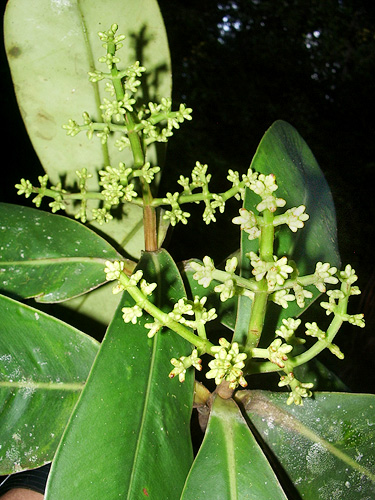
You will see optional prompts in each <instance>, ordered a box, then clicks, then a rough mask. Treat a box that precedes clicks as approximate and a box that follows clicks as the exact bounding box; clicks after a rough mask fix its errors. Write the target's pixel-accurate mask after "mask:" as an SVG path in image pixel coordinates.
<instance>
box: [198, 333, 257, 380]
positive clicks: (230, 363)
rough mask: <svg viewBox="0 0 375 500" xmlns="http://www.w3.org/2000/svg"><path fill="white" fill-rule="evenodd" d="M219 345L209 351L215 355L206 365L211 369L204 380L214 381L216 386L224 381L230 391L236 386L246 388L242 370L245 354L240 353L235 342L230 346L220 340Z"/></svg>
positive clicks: (225, 341) (223, 340)
mask: <svg viewBox="0 0 375 500" xmlns="http://www.w3.org/2000/svg"><path fill="white" fill-rule="evenodd" d="M219 344H220V345H219V346H215V347H212V348H211V351H212V352H214V353H215V359H213V360H212V361H210V362H209V363H208V366H209V367H210V368H211V369H210V371H209V372H207V373H206V378H208V379H212V378H213V379H215V384H216V385H219V384H220V383H221V382H222V381H223V380H226V381H227V382H229V387H230V388H231V389H235V388H236V387H237V386H238V385H241V386H242V387H246V386H247V382H246V380H245V378H244V376H243V371H242V368H244V366H245V362H244V361H245V359H246V358H247V354H246V353H244V352H242V353H241V352H240V350H239V346H238V344H237V342H233V344H230V343H229V342H228V341H227V340H226V339H224V338H221V339H220V340H219Z"/></svg>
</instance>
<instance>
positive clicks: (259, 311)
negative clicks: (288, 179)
mask: <svg viewBox="0 0 375 500" xmlns="http://www.w3.org/2000/svg"><path fill="white" fill-rule="evenodd" d="M273 219H274V215H273V213H272V212H271V211H270V210H268V209H266V210H264V213H263V225H262V227H261V236H260V241H259V257H260V258H261V260H263V261H265V262H273V242H274V226H273ZM267 303H268V285H267V281H266V279H265V278H263V279H262V280H261V281H260V283H259V291H256V292H255V293H254V299H253V304H252V309H251V317H250V322H249V328H248V334H247V339H246V346H245V349H246V350H247V351H248V350H250V349H252V348H254V347H257V345H258V344H259V340H260V337H261V335H262V331H263V325H264V319H265V316H266V311H267Z"/></svg>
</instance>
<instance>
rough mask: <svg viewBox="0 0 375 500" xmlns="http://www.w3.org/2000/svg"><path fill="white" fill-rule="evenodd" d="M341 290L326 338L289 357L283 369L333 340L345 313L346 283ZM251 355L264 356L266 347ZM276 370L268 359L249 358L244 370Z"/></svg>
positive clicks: (308, 357) (304, 360)
mask: <svg viewBox="0 0 375 500" xmlns="http://www.w3.org/2000/svg"><path fill="white" fill-rule="evenodd" d="M341 290H342V291H344V293H345V296H344V298H342V299H339V301H338V304H337V308H336V311H335V313H334V318H333V319H332V321H331V323H330V325H329V327H328V329H327V332H326V338H325V339H324V340H320V339H319V340H317V341H316V342H315V344H314V345H313V346H311V347H310V348H309V349H307V351H305V352H303V353H301V354H299V355H298V356H295V357H290V358H289V359H288V360H287V361H286V362H285V369H284V371H285V372H286V373H289V372H292V371H293V370H294V369H295V368H296V367H297V366H300V365H303V364H304V363H307V362H308V361H311V360H312V359H313V358H315V357H316V356H317V355H318V354H320V353H321V352H322V351H323V350H324V349H326V348H327V347H328V346H329V345H330V344H331V343H332V342H333V340H334V338H335V336H336V335H337V333H338V331H339V329H340V327H341V325H342V323H343V319H342V318H343V315H344V314H346V310H347V307H348V300H349V295H350V288H349V290H348V286H347V285H346V283H343V284H342V286H341ZM251 356H252V357H253V358H266V357H267V349H258V348H254V349H251ZM276 371H280V367H278V366H277V365H275V364H274V363H271V362H270V361H265V362H256V361H251V360H250V361H249V363H248V364H247V366H246V370H245V371H244V372H245V374H246V375H250V374H255V373H271V372H276Z"/></svg>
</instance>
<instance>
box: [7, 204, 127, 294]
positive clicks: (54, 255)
mask: <svg viewBox="0 0 375 500" xmlns="http://www.w3.org/2000/svg"><path fill="white" fill-rule="evenodd" d="M0 248H1V254H0V266H1V282H0V288H1V289H2V290H3V291H4V292H6V293H14V294H16V295H18V296H20V297H23V298H31V297H35V298H36V300H37V301H38V302H61V301H64V300H68V299H70V298H73V297H76V296H78V295H81V294H83V293H86V292H88V291H90V290H93V289H94V288H97V287H98V286H100V285H102V284H103V283H105V282H106V279H105V274H104V264H105V262H106V260H116V259H120V258H121V256H120V255H119V254H118V253H117V251H116V250H115V249H114V248H113V247H112V246H111V245H110V244H109V243H107V242H106V241H105V240H103V238H101V237H100V236H98V235H97V234H95V233H94V232H93V231H91V230H90V229H88V228H86V227H85V226H83V225H82V224H80V223H78V222H76V221H73V220H71V219H68V218H66V217H62V216H60V215H54V214H50V213H48V212H43V211H41V210H36V209H33V208H27V207H21V206H17V205H10V204H6V203H0ZM126 266H129V267H130V269H131V267H132V264H131V261H129V260H127V261H126Z"/></svg>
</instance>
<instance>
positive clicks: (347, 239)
mask: <svg viewBox="0 0 375 500" xmlns="http://www.w3.org/2000/svg"><path fill="white" fill-rule="evenodd" d="M5 3H6V2H3V4H2V6H3V10H4V8H5ZM159 5H160V8H161V11H162V14H163V16H164V20H165V24H166V28H167V33H168V38H169V42H170V49H171V57H172V65H173V76H174V79H173V81H174V84H173V100H174V102H175V106H178V105H179V103H180V102H185V103H186V104H187V105H188V106H190V107H192V108H193V110H194V112H193V121H192V122H187V123H186V124H184V125H183V126H182V127H181V130H180V131H178V132H177V133H176V134H175V136H174V138H173V139H172V140H171V141H170V143H169V145H168V155H167V164H166V167H165V173H164V178H163V181H162V188H161V189H162V190H163V191H164V189H171V190H172V189H173V190H176V188H175V186H176V184H175V181H176V180H177V178H178V177H179V175H180V174H183V175H185V176H188V175H189V174H190V172H191V169H192V168H193V166H194V164H195V161H196V160H199V161H200V162H201V163H208V165H209V168H210V172H211V173H212V174H213V180H212V185H213V187H214V189H215V190H217V191H220V190H224V189H226V187H227V181H226V180H225V177H226V172H227V170H228V169H229V168H231V169H233V170H239V171H240V172H245V171H246V169H247V168H248V166H249V164H250V162H251V159H252V156H253V155H254V153H255V150H256V147H257V145H258V143H259V141H260V139H261V137H262V135H263V134H264V132H265V131H266V129H267V128H268V127H269V126H270V125H271V124H272V123H273V122H274V121H275V120H277V119H283V120H286V121H288V122H289V123H291V124H292V125H293V126H294V127H296V129H297V130H298V131H299V133H300V134H301V135H302V137H303V138H304V139H305V140H306V142H307V143H308V144H309V146H310V148H311V149H312V151H313V153H314V154H315V156H316V158H317V160H318V162H319V164H320V166H321V168H322V170H323V172H324V174H325V176H326V178H327V180H328V183H329V184H330V187H331V190H332V193H333V197H334V201H335V205H336V210H337V221H338V230H339V245H340V252H341V256H342V262H343V265H345V264H347V263H351V264H352V265H353V267H354V268H355V269H356V271H357V274H358V275H359V277H360V279H359V286H360V288H361V290H362V291H363V293H362V295H361V296H360V297H358V298H356V297H355V298H353V300H352V306H351V311H349V312H353V313H354V312H359V311H361V312H365V314H366V318H367V325H366V328H365V329H363V330H360V329H359V328H354V327H350V326H349V325H345V327H344V328H343V329H342V332H340V334H339V335H338V338H337V343H338V344H339V346H340V347H341V349H342V351H343V352H344V353H345V360H344V361H341V362H339V363H335V369H336V371H337V372H338V373H339V375H340V376H341V377H342V378H343V379H344V381H345V382H346V383H347V384H348V385H349V386H350V387H351V388H353V390H355V391H358V392H374V388H375V384H374V381H373V372H372V364H373V358H374V356H375V340H374V334H373V332H374V322H375V315H374V314H373V304H374V285H373V283H374V279H375V265H374V258H373V233H374V231H373V224H374V216H375V210H374V195H373V192H374V188H373V181H374V175H373V171H374V167H375V151H374V150H375V130H374V121H373V110H374V109H375V106H374V87H375V86H374V76H375V3H374V2H373V0H369V1H367V0H324V1H322V0H278V1H275V0H222V1H215V0H204V1H202V0H200V1H197V0H188V1H184V0H174V1H171V0H160V1H159ZM0 71H1V74H0V77H1V100H2V119H3V125H2V131H1V134H0V136H1V143H2V151H3V159H2V166H1V173H2V182H1V183H0V200H1V201H7V202H12V203H20V204H26V201H25V199H21V198H17V196H16V195H15V190H14V189H13V187H12V186H13V185H14V184H15V183H16V182H19V179H20V178H21V177H23V176H24V177H26V178H29V179H32V178H36V177H37V175H39V174H40V173H42V170H41V167H40V165H39V162H38V159H37V157H36V155H35V153H34V151H33V149H32V146H31V145H30V142H29V140H28V137H27V134H26V132H25V129H24V126H23V122H22V119H21V117H20V114H19V111H18V108H17V104H16V100H15V97H14V92H13V86H12V83H11V79H10V75H9V70H8V66H7V62H6V57H5V54H4V49H3V48H2V52H1V67H0ZM30 85H32V82H30ZM221 180H222V181H224V184H223V183H222V182H221ZM230 210H237V207H236V208H235V209H234V208H233V209H232V208H231V207H229V215H228V214H227V216H226V217H225V216H221V217H220V215H219V216H218V223H217V224H216V225H213V224H211V225H210V226H208V227H202V230H201V231H197V230H195V229H194V227H193V224H191V225H190V227H189V225H188V226H187V227H185V226H183V227H181V228H179V227H178V228H177V229H176V230H175V232H174V234H173V238H172V240H171V244H170V247H169V249H170V251H171V253H172V254H173V255H174V257H175V258H176V260H182V259H186V258H189V257H192V256H195V257H200V258H201V257H203V255H205V254H206V253H208V254H210V255H212V256H213V257H215V260H217V259H219V260H220V259H223V258H224V257H225V256H226V255H227V254H229V253H230V252H232V251H233V250H234V249H235V248H236V247H237V246H238V243H237V239H238V232H237V231H236V230H235V229H234V228H233V227H232V225H231V224H230V219H231V212H230ZM192 218H193V219H194V218H195V214H194V213H193V217H192ZM331 358H332V356H331ZM331 358H330V359H331ZM336 365H337V368H336Z"/></svg>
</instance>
